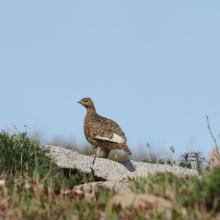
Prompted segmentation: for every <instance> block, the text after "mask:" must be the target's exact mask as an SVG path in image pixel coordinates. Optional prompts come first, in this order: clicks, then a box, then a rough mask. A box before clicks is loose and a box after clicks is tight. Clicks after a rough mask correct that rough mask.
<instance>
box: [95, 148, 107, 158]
mask: <svg viewBox="0 0 220 220" xmlns="http://www.w3.org/2000/svg"><path fill="white" fill-rule="evenodd" d="M110 151H111V150H110V149H108V148H101V147H97V153H96V157H101V158H107V157H108V155H109V153H110Z"/></svg>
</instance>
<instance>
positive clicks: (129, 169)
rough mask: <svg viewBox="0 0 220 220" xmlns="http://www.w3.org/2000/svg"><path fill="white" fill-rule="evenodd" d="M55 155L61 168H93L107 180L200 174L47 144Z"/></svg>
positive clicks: (89, 170) (88, 169)
mask: <svg viewBox="0 0 220 220" xmlns="http://www.w3.org/2000/svg"><path fill="white" fill-rule="evenodd" d="M47 147H49V148H50V153H49V155H51V156H52V157H54V159H55V162H56V164H57V165H58V166H59V167H60V168H67V169H72V170H73V169H80V170H81V171H82V172H85V173H91V172H92V170H91V168H92V169H93V170H94V171H95V175H96V176H97V177H102V178H103V179H105V180H117V181H120V180H127V178H128V177H130V178H137V177H147V176H148V175H149V174H155V173H156V172H164V173H167V172H171V173H173V174H175V175H177V176H182V177H183V178H184V177H185V176H188V175H189V176H190V175H196V176H197V175H198V172H197V171H196V170H193V169H187V168H182V167H179V166H176V165H164V164H151V163H145V162H139V161H135V160H126V161H114V160H109V159H106V158H96V159H95V163H94V164H93V160H94V157H92V156H87V155H82V154H80V153H78V152H77V151H73V150H69V149H65V148H62V147H57V146H47Z"/></svg>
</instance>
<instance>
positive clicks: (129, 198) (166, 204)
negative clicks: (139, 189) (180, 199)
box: [109, 191, 173, 211]
mask: <svg viewBox="0 0 220 220" xmlns="http://www.w3.org/2000/svg"><path fill="white" fill-rule="evenodd" d="M118 205H120V206H121V208H122V209H125V208H130V207H134V208H135V209H137V208H140V207H141V208H150V209H152V208H153V207H154V208H157V209H158V210H160V211H165V210H171V209H172V207H173V204H172V202H171V201H169V200H167V199H164V198H161V197H158V196H155V195H150V194H136V193H134V192H127V191H120V192H118V194H117V195H115V196H114V197H113V198H112V199H111V200H110V201H109V206H110V207H114V206H118Z"/></svg>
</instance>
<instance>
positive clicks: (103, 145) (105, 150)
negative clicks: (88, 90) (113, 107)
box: [78, 98, 131, 157]
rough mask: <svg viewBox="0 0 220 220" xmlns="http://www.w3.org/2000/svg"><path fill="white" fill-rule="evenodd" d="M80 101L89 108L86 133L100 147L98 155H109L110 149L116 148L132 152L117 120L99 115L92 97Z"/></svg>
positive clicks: (85, 124)
mask: <svg viewBox="0 0 220 220" xmlns="http://www.w3.org/2000/svg"><path fill="white" fill-rule="evenodd" d="M78 103H80V104H82V105H83V106H84V107H85V108H86V109H87V113H86V116H85V119H84V133H85V136H86V139H87V141H88V142H89V143H90V144H92V145H93V146H94V147H97V148H98V150H97V155H96V156H97V157H108V155H109V153H110V151H111V150H114V149H121V150H124V151H125V152H127V153H128V154H131V151H130V150H129V148H128V146H127V144H126V142H127V138H126V136H125V134H124V132H123V131H122V129H121V128H120V127H119V125H118V124H117V123H116V122H114V121H112V120H111V119H108V118H104V117H102V116H100V115H98V114H97V113H96V110H95V106H94V103H93V101H92V100H91V99H90V98H83V99H81V100H80V101H79V102H78Z"/></svg>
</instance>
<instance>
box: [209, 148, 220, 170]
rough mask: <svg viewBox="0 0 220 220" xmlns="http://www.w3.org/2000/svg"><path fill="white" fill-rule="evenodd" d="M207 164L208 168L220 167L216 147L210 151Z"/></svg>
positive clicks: (219, 156) (219, 158)
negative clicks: (208, 164) (208, 163)
mask: <svg viewBox="0 0 220 220" xmlns="http://www.w3.org/2000/svg"><path fill="white" fill-rule="evenodd" d="M209 162H210V168H211V169H212V168H213V167H219V166H220V155H219V153H218V147H215V148H213V149H212V151H211V153H210V154H209Z"/></svg>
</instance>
